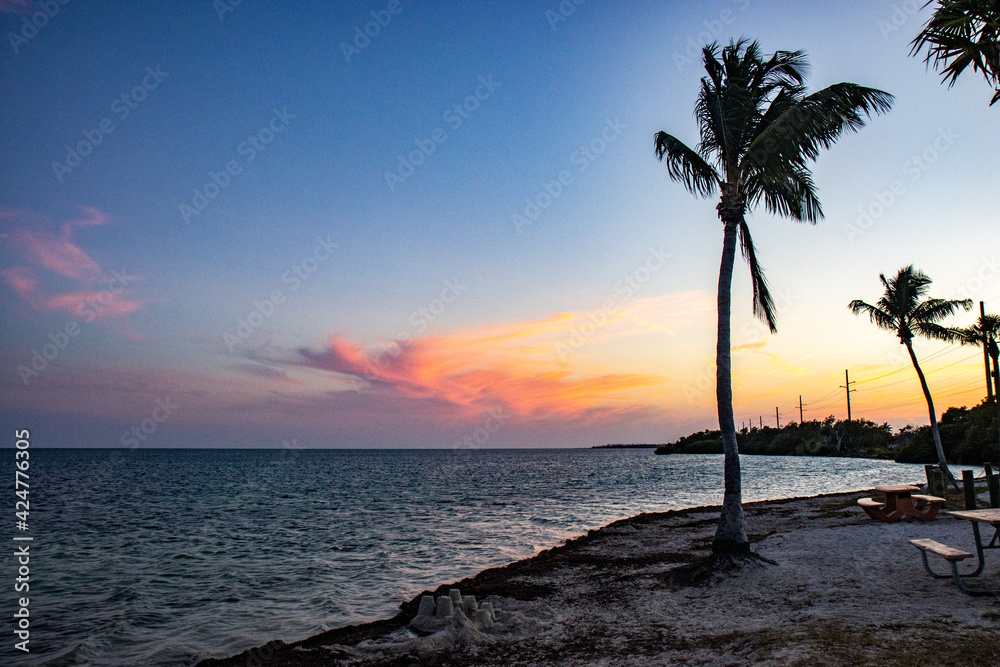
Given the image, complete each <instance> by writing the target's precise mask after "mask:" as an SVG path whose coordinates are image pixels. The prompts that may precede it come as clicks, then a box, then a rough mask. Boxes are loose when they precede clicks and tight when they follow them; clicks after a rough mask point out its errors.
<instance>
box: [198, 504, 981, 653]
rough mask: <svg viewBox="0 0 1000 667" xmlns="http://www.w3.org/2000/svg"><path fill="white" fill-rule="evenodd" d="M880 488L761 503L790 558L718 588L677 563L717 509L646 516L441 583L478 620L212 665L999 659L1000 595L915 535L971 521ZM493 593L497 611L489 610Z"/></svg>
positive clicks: (704, 546) (772, 536) (773, 538)
mask: <svg viewBox="0 0 1000 667" xmlns="http://www.w3.org/2000/svg"><path fill="white" fill-rule="evenodd" d="M867 495H870V493H869V492H864V491H859V492H855V493H847V494H834V495H824V496H815V497H810V498H793V499H787V500H775V501H765V502H758V503H749V504H747V505H746V511H747V523H748V527H749V530H750V532H751V536H750V539H751V541H752V543H753V548H754V550H755V551H757V552H758V553H759V554H761V555H762V556H765V557H766V558H768V559H771V560H773V561H775V562H776V563H777V565H767V566H763V567H760V568H747V569H743V570H741V571H738V572H735V573H732V574H725V575H719V576H717V577H715V578H714V579H713V580H711V581H710V582H708V583H707V584H704V585H700V586H688V585H679V584H677V583H676V582H675V581H673V579H672V578H671V576H670V572H671V570H673V569H674V568H676V567H678V566H679V565H682V564H684V563H688V562H691V561H694V560H697V559H698V558H701V557H704V556H706V555H708V554H709V552H710V549H711V541H712V536H713V534H714V528H715V521H716V518H717V516H718V508H715V507H702V508H693V509H686V510H678V511H672V512H663V513H656V514H640V515H638V516H634V517H631V518H628V519H624V520H621V521H616V522H614V523H612V524H610V525H608V526H606V527H604V528H602V529H600V530H596V531H590V532H589V533H588V534H587V535H583V536H581V537H579V538H577V539H573V540H569V541H567V542H566V544H564V545H562V546H559V547H556V548H553V549H549V550H547V551H543V552H541V553H539V554H538V555H537V556H535V557H533V558H530V559H526V560H523V561H519V562H516V563H512V564H511V565H508V566H506V567H502V568H493V569H489V570H485V571H483V572H481V573H479V574H478V575H476V576H475V577H472V578H469V579H464V580H462V581H459V582H454V583H448V584H444V585H442V586H440V587H439V588H438V589H437V590H435V591H428V592H427V594H433V595H435V596H445V597H447V596H448V595H449V592H450V591H451V590H452V589H459V591H460V593H461V594H462V595H463V596H474V597H475V602H474V603H473V602H472V600H471V597H470V598H468V601H467V603H466V604H467V605H468V604H472V607H471V608H470V607H468V606H467V607H466V611H467V612H469V613H468V615H467V616H466V615H465V614H455V615H454V616H452V617H451V618H449V619H437V618H435V617H433V616H430V617H423V619H422V621H421V620H418V621H417V622H416V623H413V624H411V621H412V620H413V619H414V617H415V616H416V615H417V612H418V608H419V606H420V598H421V596H417V597H416V598H414V599H412V600H410V601H408V602H406V603H404V604H402V605H401V606H400V608H401V611H400V613H399V614H398V615H397V616H396V617H394V618H392V619H387V620H383V621H377V622H374V623H368V624H365V625H358V626H350V627H346V628H339V629H336V630H331V631H329V632H325V633H322V634H319V635H316V636H314V637H310V638H308V639H306V640H303V641H300V642H295V643H292V644H285V643H283V642H277V641H276V642H270V643H267V644H263V645H262V646H260V647H257V648H255V649H251V650H249V651H246V652H244V653H242V654H240V655H238V656H233V657H231V658H227V659H207V660H203V661H202V662H201V663H199V666H200V667H215V666H223V665H225V666H235V665H301V666H312V665H399V666H403V665H594V666H598V665H607V666H609V667H610V666H616V665H750V664H753V665H803V666H804V665H862V664H879V665H890V666H891V665H910V664H913V663H914V661H916V660H917V659H924V660H926V659H931V660H932V661H936V662H937V663H938V664H944V665H996V664H1000V632H998V629H997V628H998V623H1000V595H992V596H986V597H979V598H973V597H970V596H967V595H965V594H963V593H962V592H960V591H959V590H958V588H957V586H955V584H954V583H953V582H952V580H951V579H950V578H949V579H934V578H932V577H930V576H929V575H927V574H926V573H925V572H924V569H923V567H922V565H921V562H920V555H919V552H918V551H917V550H916V549H914V548H913V547H912V546H911V545H910V544H908V540H910V539H916V538H931V539H934V540H937V541H939V542H943V543H945V544H948V545H950V546H953V547H957V548H961V549H964V550H967V551H974V541H973V534H972V529H971V526H970V524H969V523H968V522H966V521H960V520H957V519H955V518H953V517H950V516H948V515H947V514H946V513H945V512H942V514H941V515H939V517H938V519H937V520H935V521H932V522H926V523H922V522H917V521H903V522H899V523H894V524H881V523H876V522H874V521H872V520H871V519H869V518H868V517H867V516H866V515H865V514H864V513H863V512H862V511H861V509H860V508H859V507H858V506H857V504H856V499H857V498H859V497H863V496H867ZM955 509H957V508H955ZM991 534H992V531H991V530H989V529H987V531H985V532H984V536H986V537H987V539H988V536H989V535H991ZM968 562H969V561H966V563H964V564H963V565H965V567H964V568H963V571H965V570H969V569H971V566H969V565H968ZM931 564H932V567H933V566H936V570H937V571H939V572H946V571H947V570H946V567H947V566H946V563H945V562H944V561H943V560H941V559H938V558H936V557H932V560H931ZM970 587H975V588H978V589H985V590H993V591H1000V551H994V552H987V557H986V570H985V572H984V574H983V576H981V577H979V578H978V579H973V580H971V581H970ZM463 599H465V598H463ZM486 603H489V604H490V605H492V607H493V612H492V614H488V613H486V614H483V613H480V614H479V619H480V620H479V621H476V620H475V618H476V612H475V608H476V607H477V606H478V607H480V610H481V611H482V610H483V608H485V607H486V606H487V605H486ZM425 604H426V603H425ZM440 604H441V603H440V602H439V605H440ZM485 616H489V620H486V619H485ZM491 624H492V627H487V626H489V625H491ZM414 626H416V627H414Z"/></svg>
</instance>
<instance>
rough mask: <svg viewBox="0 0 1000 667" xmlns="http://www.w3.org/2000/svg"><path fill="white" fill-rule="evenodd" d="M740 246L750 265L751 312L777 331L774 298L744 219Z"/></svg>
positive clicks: (774, 331) (741, 225)
mask: <svg viewBox="0 0 1000 667" xmlns="http://www.w3.org/2000/svg"><path fill="white" fill-rule="evenodd" d="M740 248H741V249H742V250H743V257H745V258H746V260H747V264H748V265H749V266H750V281H751V283H752V285H753V314H754V315H756V316H757V317H758V318H760V319H761V320H763V321H764V322H766V323H767V326H768V328H770V329H771V333H777V331H778V327H777V325H776V318H775V313H774V299H772V298H771V290H770V288H769V287H768V285H767V278H766V277H765V276H764V267H762V266H761V265H760V262H758V261H757V252H756V249H755V248H754V245H753V239H752V238H751V237H750V228H749V227H748V226H747V223H746V221H745V220H743V221H741V222H740Z"/></svg>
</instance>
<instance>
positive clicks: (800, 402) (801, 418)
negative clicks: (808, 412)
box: [799, 394, 806, 424]
mask: <svg viewBox="0 0 1000 667" xmlns="http://www.w3.org/2000/svg"><path fill="white" fill-rule="evenodd" d="M805 420H806V419H805V417H803V416H802V394H799V423H800V424H801V423H802V422H804V421H805Z"/></svg>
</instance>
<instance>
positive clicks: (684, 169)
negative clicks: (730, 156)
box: [653, 131, 719, 197]
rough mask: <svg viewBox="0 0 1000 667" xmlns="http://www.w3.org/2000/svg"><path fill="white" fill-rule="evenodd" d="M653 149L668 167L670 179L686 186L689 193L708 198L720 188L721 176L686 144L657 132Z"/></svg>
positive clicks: (664, 133)
mask: <svg viewBox="0 0 1000 667" xmlns="http://www.w3.org/2000/svg"><path fill="white" fill-rule="evenodd" d="M653 148H654V151H655V153H656V157H657V158H658V159H659V160H660V162H665V163H666V165H667V174H669V175H670V178H671V179H673V180H675V181H677V182H678V183H681V184H683V185H684V187H685V188H687V189H688V191H689V192H693V193H694V194H697V195H699V196H701V197H708V196H710V195H712V194H714V193H715V192H716V189H717V188H718V187H719V175H718V174H717V173H716V171H715V169H714V168H713V167H712V165H710V164H708V162H706V161H705V159H704V158H703V157H702V156H701V155H699V154H698V153H697V152H696V151H694V150H692V149H691V148H690V147H688V146H687V144H685V143H684V142H682V141H681V140H679V139H677V138H676V137H674V136H672V135H669V134H667V133H666V132H662V131H661V132H657V133H656V135H654V137H653Z"/></svg>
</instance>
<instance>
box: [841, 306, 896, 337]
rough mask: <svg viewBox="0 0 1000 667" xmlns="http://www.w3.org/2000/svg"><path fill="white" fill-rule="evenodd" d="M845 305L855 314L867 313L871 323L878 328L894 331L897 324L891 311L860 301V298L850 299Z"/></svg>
mask: <svg viewBox="0 0 1000 667" xmlns="http://www.w3.org/2000/svg"><path fill="white" fill-rule="evenodd" d="M847 307H848V308H850V309H851V312H852V313H854V314H855V315H861V314H862V313H864V314H867V315H868V317H869V318H870V319H871V321H872V323H873V324H874V325H875V326H877V327H878V328H879V329H885V330H887V331H895V330H896V329H897V328H898V326H899V323H898V321H897V319H896V317H895V316H894V315H893V314H892V313H891V312H889V311H886V310H883V309H882V308H879V307H878V306H873V305H872V304H870V303H867V302H865V301H862V300H861V299H855V300H854V301H851V303H849V304H848V305H847Z"/></svg>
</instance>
